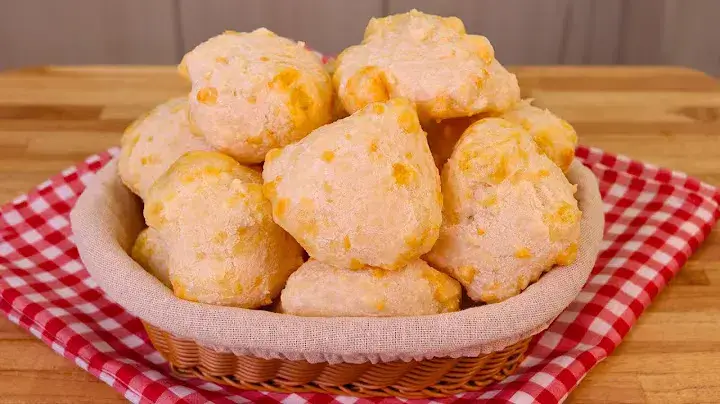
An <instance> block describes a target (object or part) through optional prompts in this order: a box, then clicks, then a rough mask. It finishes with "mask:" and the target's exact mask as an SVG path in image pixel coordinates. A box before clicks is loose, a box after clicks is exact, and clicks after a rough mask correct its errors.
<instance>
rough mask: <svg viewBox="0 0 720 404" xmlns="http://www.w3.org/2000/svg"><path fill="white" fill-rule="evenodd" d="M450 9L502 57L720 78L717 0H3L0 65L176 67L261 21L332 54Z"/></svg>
mask: <svg viewBox="0 0 720 404" xmlns="http://www.w3.org/2000/svg"><path fill="white" fill-rule="evenodd" d="M411 8H417V9H419V10H421V11H425V12H429V13H436V14H442V15H457V16H459V17H460V18H462V19H463V21H464V22H465V25H466V27H467V30H468V32H471V33H479V34H483V35H485V36H487V37H488V38H489V39H490V40H491V41H492V43H493V45H495V48H496V53H497V55H498V58H499V59H500V61H501V62H503V63H505V64H510V65H518V64H671V65H685V66H690V67H693V68H696V69H700V70H703V71H705V72H708V73H710V74H713V75H720V0H446V1H442V0H268V1H265V0H205V1H201V0H22V1H21V0H0V69H3V70H4V69H8V68H16V67H23V66H33V65H43V64H112V63H121V64H175V63H177V62H178V61H179V60H180V58H181V57H182V55H183V54H184V53H185V52H186V51H187V50H189V49H191V48H192V47H194V46H195V45H197V44H198V43H199V42H201V41H202V40H204V39H206V38H208V37H210V36H213V35H215V34H217V33H220V32H222V31H223V30H226V29H234V30H237V31H246V30H252V29H254V28H256V27H259V26H266V27H268V28H269V29H271V30H273V31H275V32H277V33H278V34H280V35H284V36H288V37H291V38H294V39H296V40H302V41H305V42H307V43H308V44H309V45H310V46H311V47H313V48H315V49H317V50H319V51H322V52H325V53H329V54H334V53H337V52H339V51H340V50H342V49H343V48H344V47H346V46H348V45H352V44H355V43H358V42H359V41H360V39H361V38H362V33H363V29H364V27H365V24H366V23H367V21H368V19H370V18H371V17H378V16H383V15H386V14H392V13H398V12H404V11H407V10H409V9H411Z"/></svg>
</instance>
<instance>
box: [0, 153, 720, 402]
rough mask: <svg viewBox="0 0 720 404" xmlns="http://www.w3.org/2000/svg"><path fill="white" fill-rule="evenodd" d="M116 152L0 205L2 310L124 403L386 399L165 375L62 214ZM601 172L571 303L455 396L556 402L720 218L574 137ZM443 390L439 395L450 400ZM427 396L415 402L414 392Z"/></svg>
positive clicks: (641, 169) (669, 176)
mask: <svg viewBox="0 0 720 404" xmlns="http://www.w3.org/2000/svg"><path fill="white" fill-rule="evenodd" d="M116 153H117V150H116V149H114V150H110V151H109V152H106V153H102V154H100V155H96V156H92V157H90V158H89V159H88V160H87V161H86V162H85V163H83V164H80V165H78V166H76V167H72V168H69V169H67V170H65V171H63V172H62V173H61V174H60V175H57V176H55V177H53V178H52V179H50V180H48V181H46V182H44V183H43V184H41V185H40V186H38V187H37V188H36V189H35V190H33V191H32V192H30V193H29V194H28V195H24V196H21V197H19V198H17V199H16V200H15V201H13V202H12V203H10V204H8V205H6V206H4V207H2V209H0V228H1V229H2V230H1V233H0V237H1V240H0V310H2V311H3V312H4V313H6V315H7V316H8V318H9V319H10V320H11V321H12V322H14V323H16V324H19V325H20V326H22V327H23V328H25V329H27V330H29V331H30V332H31V333H32V334H33V335H35V336H36V337H38V338H40V339H42V340H43V341H45V343H47V344H48V345H50V346H51V347H52V349H53V350H55V352H57V353H58V354H60V355H63V356H65V357H66V358H68V359H70V360H72V361H74V362H75V363H76V364H77V365H78V366H80V367H81V368H83V369H85V370H87V371H88V372H90V373H92V374H93V375H95V376H97V377H99V378H100V379H101V380H102V381H104V382H105V383H107V384H109V385H111V386H112V387H114V388H115V389H117V390H118V391H120V392H121V393H122V394H124V395H125V397H126V398H128V399H129V400H130V401H132V402H156V401H160V402H164V403H167V402H178V403H186V402H187V403H191V402H208V401H210V402H217V403H230V402H247V401H251V402H258V401H264V402H312V403H316V402H317V403H354V402H358V403H365V402H394V401H395V399H378V400H366V399H357V398H351V397H333V396H328V395H324V394H314V393H308V394H290V395H286V394H277V393H263V392H253V391H241V390H238V389H235V388H230V387H225V386H219V385H217V384H214V383H208V382H204V381H201V380H178V379H175V378H173V377H172V376H170V373H169V371H168V364H167V362H166V361H165V360H164V359H163V358H162V357H161V356H160V354H159V353H158V352H157V351H155V349H153V347H152V346H151V345H150V343H149V341H148V338H147V335H146V334H145V331H144V330H143V327H142V325H141V324H140V321H139V320H138V319H137V318H135V317H133V316H132V315H130V314H128V313H127V312H125V310H123V308H122V307H120V306H118V305H116V304H115V303H113V302H111V301H109V300H108V299H107V298H106V297H105V295H104V294H103V292H102V291H101V290H100V289H98V287H97V285H96V284H95V282H93V280H92V279H91V278H90V277H89V276H88V273H87V271H86V270H85V268H84V267H83V264H82V262H81V261H80V259H79V258H78V253H77V250H76V248H75V245H74V244H73V241H72V236H71V234H70V223H69V221H68V214H69V213H70V209H71V208H72V206H73V204H74V203H75V200H76V199H77V197H78V196H79V195H80V193H81V192H82V191H83V188H84V187H85V185H86V184H87V183H88V181H89V180H90V179H91V178H92V176H93V173H94V172H95V171H97V170H98V169H100V167H102V166H103V164H105V163H107V162H108V161H109V160H110V158H111V157H112V155H114V154H116ZM577 156H578V158H579V159H580V160H581V161H582V162H584V163H585V164H586V165H587V166H588V167H590V168H591V169H592V170H593V172H594V173H595V175H596V176H597V177H598V179H599V182H600V190H601V193H602V195H603V200H604V202H605V220H606V229H605V240H604V245H603V248H602V250H603V251H602V253H601V254H600V257H599V258H598V261H597V264H596V265H595V269H594V271H593V275H592V276H591V278H590V280H589V281H588V283H587V285H586V286H585V288H584V289H583V290H582V292H580V294H579V295H578V297H577V298H576V299H575V301H574V302H573V303H572V304H571V305H570V307H568V308H567V310H565V311H564V312H563V313H562V314H561V315H560V316H559V317H558V318H557V319H556V320H555V322H554V323H553V324H552V325H551V326H550V328H549V329H548V330H547V331H545V332H543V333H542V334H540V335H538V336H537V337H536V338H535V339H534V342H533V344H532V347H531V349H530V351H529V355H528V357H527V359H525V361H524V362H523V363H522V365H521V366H520V368H519V369H518V371H517V373H516V374H514V375H512V376H510V377H508V378H507V379H505V380H504V381H502V382H500V383H496V384H493V385H491V386H488V387H487V388H486V389H485V390H483V391H481V392H477V393H466V394H462V395H459V396H458V397H462V398H463V399H469V400H478V399H480V400H482V399H492V400H493V401H508V402H533V401H534V402H541V403H554V402H558V401H560V400H562V399H564V398H565V397H566V396H567V395H568V393H569V392H570V390H572V389H573V387H575V386H576V385H577V384H578V382H579V381H580V380H581V379H582V378H583V376H584V375H585V374H586V373H587V372H588V371H589V370H590V369H591V368H592V367H593V366H594V365H595V364H597V363H598V362H600V361H601V360H603V359H604V358H606V357H607V356H608V355H609V354H610V353H611V352H612V351H613V349H615V347H617V346H618V344H619V343H620V340H621V339H622V338H623V336H625V334H626V333H627V332H628V331H629V330H630V327H632V325H633V323H635V321H636V320H637V318H638V317H639V316H640V314H642V312H643V310H645V308H646V307H647V306H648V305H649V304H650V302H651V301H652V299H653V298H654V297H655V296H656V295H657V294H658V293H659V292H660V291H661V290H662V289H663V287H664V286H665V285H667V283H668V281H669V280H670V279H671V278H672V277H673V276H674V275H675V274H676V273H677V272H678V271H679V270H680V267H682V265H683V263H685V261H686V260H687V258H688V257H689V256H690V254H692V252H693V251H694V250H695V249H696V248H697V247H698V245H699V244H700V243H701V242H702V241H703V239H704V238H705V236H706V235H707V234H708V232H709V231H710V229H711V227H712V225H713V224H714V223H715V221H716V220H717V219H718V217H719V216H720V210H719V209H718V205H719V204H720V193H719V192H718V190H716V189H715V188H713V187H711V186H709V185H707V184H704V183H701V182H699V181H697V180H695V179H693V178H688V177H687V176H686V175H685V174H682V173H677V172H671V171H668V170H664V169H660V168H657V167H654V166H650V165H647V164H642V163H638V162H634V161H631V160H629V159H627V158H625V157H618V156H612V155H609V154H606V153H603V152H602V151H600V150H597V149H592V148H584V147H581V148H579V149H578V151H577ZM454 399H455V398H453V397H451V398H448V399H446V400H440V401H441V402H444V401H452V400H454ZM422 402H424V401H422Z"/></svg>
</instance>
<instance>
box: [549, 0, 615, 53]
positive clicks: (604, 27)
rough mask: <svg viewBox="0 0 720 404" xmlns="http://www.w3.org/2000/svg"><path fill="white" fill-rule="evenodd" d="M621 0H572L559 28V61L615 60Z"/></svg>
mask: <svg viewBox="0 0 720 404" xmlns="http://www.w3.org/2000/svg"><path fill="white" fill-rule="evenodd" d="M621 10H622V0H575V1H573V2H572V3H571V4H570V17H569V22H568V23H567V24H566V28H565V30H564V32H563V41H564V43H565V46H564V47H563V54H562V55H561V62H562V63H570V64H605V65H610V64H615V63H617V61H618V50H619V46H620V30H619V26H620V21H621V17H622V16H621Z"/></svg>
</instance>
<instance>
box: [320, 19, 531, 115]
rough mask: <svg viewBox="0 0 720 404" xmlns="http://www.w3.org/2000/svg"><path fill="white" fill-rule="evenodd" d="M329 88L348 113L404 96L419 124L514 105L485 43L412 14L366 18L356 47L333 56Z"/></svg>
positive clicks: (511, 78) (508, 83)
mask: <svg viewBox="0 0 720 404" xmlns="http://www.w3.org/2000/svg"><path fill="white" fill-rule="evenodd" d="M333 84H334V86H335V88H336V90H337V93H338V95H339V97H340V99H341V100H342V103H343V105H344V107H345V109H346V110H347V111H348V112H350V113H352V112H355V111H357V110H359V109H361V108H363V107H364V106H365V105H367V104H369V103H372V102H378V101H386V100H388V99H390V98H393V97H405V98H408V99H410V100H411V101H413V102H414V103H416V104H417V108H418V114H419V116H420V120H421V121H422V122H426V121H429V120H431V119H447V118H454V117H463V116H471V115H475V114H478V113H480V112H484V111H504V110H506V109H508V108H510V107H511V106H512V105H513V104H514V103H515V102H517V101H518V100H519V99H520V89H519V87H518V83H517V79H516V78H515V75H513V74H511V73H509V72H508V71H507V70H505V68H504V67H503V66H502V65H501V64H500V63H499V62H498V61H497V60H496V59H495V54H494V50H493V48H492V46H491V45H490V42H489V41H488V40H487V38H485V37H483V36H479V35H468V34H466V33H465V27H464V26H463V23H462V21H460V20H459V19H457V18H455V17H449V18H444V17H438V16H434V15H429V14H424V13H421V12H419V11H416V10H412V11H410V12H409V13H405V14H398V15H391V16H388V17H384V18H379V19H372V20H371V21H370V23H369V24H368V26H367V29H366V31H365V38H364V39H363V42H362V43H361V44H360V45H356V46H351V47H349V48H347V49H345V50H344V51H343V52H342V53H341V54H340V55H339V56H338V58H337V66H336V71H335V73H334V74H333Z"/></svg>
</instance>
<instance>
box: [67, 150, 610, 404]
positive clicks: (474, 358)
mask: <svg viewBox="0 0 720 404" xmlns="http://www.w3.org/2000/svg"><path fill="white" fill-rule="evenodd" d="M568 178H569V179H570V181H571V182H573V183H574V184H577V185H578V192H577V194H576V195H577V199H578V203H579V206H580V209H581V210H582V212H583V217H582V219H581V224H580V227H581V238H580V242H579V247H578V257H577V259H576V261H575V262H574V263H573V264H571V265H568V266H564V267H558V268H556V269H555V270H553V271H550V272H548V273H546V274H544V275H543V276H542V277H541V278H540V279H539V280H537V281H536V282H535V283H533V284H532V285H530V286H529V287H528V288H527V289H525V290H524V291H523V292H522V293H521V294H520V295H518V296H515V297H513V298H510V299H507V300H505V301H503V302H500V303H495V304H489V305H483V306H477V307H471V308H467V309H464V310H461V311H458V312H453V313H445V314H438V315H430V316H416V317H380V318H369V317H338V318H320V317H296V316H290V315H284V314H278V313H273V312H268V311H263V310H247V309H241V308H235V307H222V306H212V305H206V304H201V303H195V302H189V301H186V300H182V299H179V298H177V297H176V296H175V295H174V294H173V293H172V291H171V290H169V289H168V288H166V287H165V286H164V285H162V283H160V282H159V281H158V280H157V279H155V278H154V277H152V276H151V275H150V274H148V273H147V272H146V271H145V270H143V269H142V268H141V267H140V266H139V265H138V264H137V263H136V262H135V261H133V260H132V259H131V258H130V256H129V255H128V253H127V251H128V250H129V249H130V247H131V246H132V243H133V241H134V240H135V237H136V236H137V234H138V233H139V232H140V230H141V229H142V227H143V226H144V223H143V220H142V213H141V203H140V201H139V200H138V199H137V198H136V197H135V196H134V195H133V194H131V193H130V191H128V190H127V189H126V188H125V187H124V186H123V185H122V182H121V181H120V180H119V179H118V176H117V162H116V161H112V162H110V163H108V165H107V166H106V167H104V168H103V169H102V170H100V171H99V172H98V173H97V175H96V178H95V180H94V181H93V182H92V183H91V184H90V185H89V186H88V187H87V189H86V190H85V192H84V193H83V195H82V196H81V197H80V199H79V200H78V202H77V204H76V206H75V208H74V209H73V212H72V213H71V222H72V228H73V232H74V236H75V242H76V244H77V247H78V251H79V253H80V257H81V258H82V260H83V262H84V264H85V266H86V267H87V269H88V272H90V275H91V276H92V277H93V279H94V280H95V281H96V282H97V284H98V285H99V286H100V287H101V288H102V289H103V290H104V291H105V293H106V294H107V295H108V297H109V298H111V299H112V300H114V301H115V302H117V303H118V304H119V305H121V306H122V307H124V308H125V309H126V310H127V311H129V312H130V313H132V314H134V315H136V316H138V317H139V318H140V319H141V320H142V321H143V324H145V328H146V330H147V332H148V335H149V336H150V340H151V342H152V343H153V345H154V346H155V348H156V349H157V350H158V351H159V352H160V353H161V354H162V355H163V356H164V357H165V358H166V359H167V360H168V361H169V362H170V366H171V368H172V370H173V371H174V372H175V373H176V374H177V375H179V376H194V377H199V378H202V379H205V380H209V381H213V382H217V383H222V384H229V385H232V386H236V387H239V388H242V389H254V390H263V391H276V392H325V393H331V394H341V395H352V396H399V397H408V398H422V397H442V396H447V395H451V394H457V393H461V392H464V391H475V390H479V389H481V388H483V387H484V386H486V385H488V384H490V383H492V382H494V381H497V380H502V379H503V378H505V377H507V376H508V375H510V374H512V373H513V372H514V371H515V370H516V369H517V367H518V365H519V364H520V362H521V361H522V359H523V357H524V354H525V352H526V350H527V349H528V345H529V341H530V339H531V338H532V336H533V335H535V334H537V333H539V332H541V331H542V330H544V329H545V328H547V326H548V325H549V324H550V323H551V322H552V321H553V320H554V319H555V317H557V316H558V315H559V314H560V313H561V312H562V311H563V310H564V309H565V308H566V307H567V306H568V305H569V304H570V303H571V302H572V300H573V299H574V298H575V296H576V295H577V294H578V292H579V291H580V289H581V288H582V286H583V285H584V283H585V282H586V281H587V278H588V276H589V275H590V272H591V270H592V267H593V265H594V263H595V258H596V256H597V253H598V250H599V248H600V244H601V241H602V233H603V208H602V201H601V199H600V194H599V192H598V186H597V181H596V180H595V177H594V176H593V174H592V172H590V170H588V169H587V168H585V167H584V166H582V164H580V163H579V162H577V161H576V162H574V163H573V165H572V167H571V169H570V171H569V172H568Z"/></svg>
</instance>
